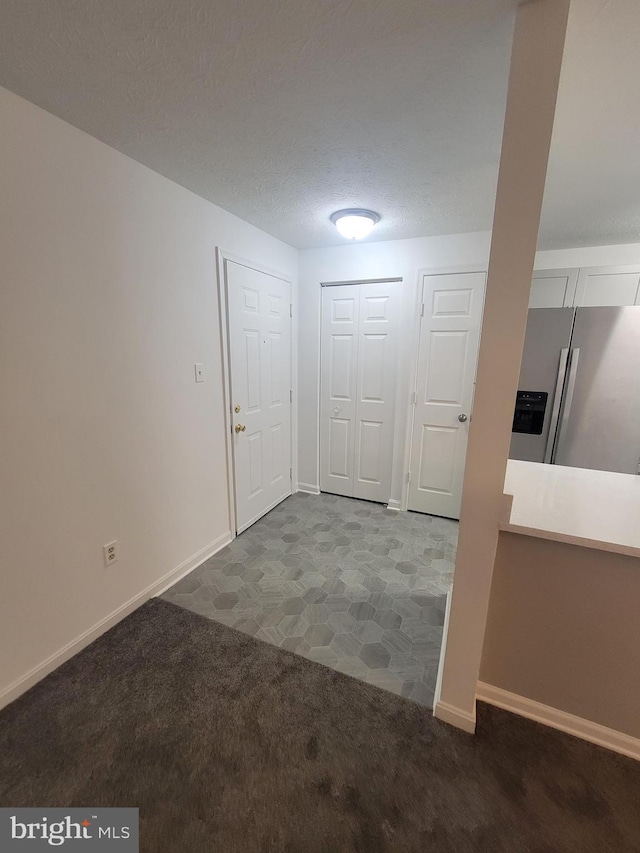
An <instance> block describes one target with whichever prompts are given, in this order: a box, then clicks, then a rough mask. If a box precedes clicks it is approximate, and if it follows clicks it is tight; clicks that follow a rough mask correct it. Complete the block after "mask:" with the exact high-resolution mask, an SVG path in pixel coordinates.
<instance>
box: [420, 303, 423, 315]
mask: <svg viewBox="0 0 640 853" xmlns="http://www.w3.org/2000/svg"><path fill="white" fill-rule="evenodd" d="M420 316H421V317H424V302H423V303H422V305H421V306H420Z"/></svg>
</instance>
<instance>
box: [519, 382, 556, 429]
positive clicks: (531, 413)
mask: <svg viewBox="0 0 640 853" xmlns="http://www.w3.org/2000/svg"><path fill="white" fill-rule="evenodd" d="M548 396H549V395H548V394H547V392H546V391H518V394H517V397H516V409H515V412H514V414H513V430H512V432H524V433H527V434H529V435H542V428H543V425H544V413H545V411H546V408H547V397H548Z"/></svg>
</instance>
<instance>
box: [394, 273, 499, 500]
mask: <svg viewBox="0 0 640 853" xmlns="http://www.w3.org/2000/svg"><path fill="white" fill-rule="evenodd" d="M486 266H487V265H486V264H461V265H459V266H453V267H423V268H420V269H419V270H418V272H417V281H416V303H415V314H414V322H413V329H412V330H411V347H412V353H413V357H412V360H411V384H410V389H411V390H410V393H409V406H408V414H407V431H406V435H405V442H404V464H403V472H404V475H403V477H402V498H401V500H400V511H401V512H406V511H407V507H408V504H409V471H410V470H411V452H412V449H413V438H414V435H413V427H414V420H415V417H414V415H415V403H414V400H415V399H416V398H415V395H416V394H417V393H418V354H419V346H420V322H421V320H422V312H421V307H422V304H423V300H424V277H425V276H428V275H457V274H459V273H484V274H485V275H486V274H487V269H486ZM482 312H483V313H484V299H483V302H482ZM480 334H482V314H481V316H480ZM475 387H476V380H475V375H474V379H473V388H474V391H475Z"/></svg>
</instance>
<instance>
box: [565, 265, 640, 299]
mask: <svg viewBox="0 0 640 853" xmlns="http://www.w3.org/2000/svg"><path fill="white" fill-rule="evenodd" d="M575 304H576V305H578V306H585V307H595V306H599V305H613V306H625V305H640V266H637V267H583V268H582V269H581V270H580V275H579V277H578V287H577V290H576V301H575Z"/></svg>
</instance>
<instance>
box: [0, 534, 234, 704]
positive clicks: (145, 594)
mask: <svg viewBox="0 0 640 853" xmlns="http://www.w3.org/2000/svg"><path fill="white" fill-rule="evenodd" d="M232 539H233V535H232V534H231V531H227V532H226V533H223V534H222V536H219V537H218V538H217V539H216V540H215V541H213V542H210V543H209V544H208V545H206V546H205V547H204V548H202V549H201V550H200V551H198V553H197V554H194V555H193V556H192V557H189V559H188V560H185V561H184V562H183V563H180V565H179V566H177V567H176V568H175V569H172V570H171V571H170V572H168V573H167V574H166V575H163V577H161V578H160V579H159V580H157V581H155V582H154V583H152V584H151V585H150V586H148V587H147V588H146V589H144V590H143V591H142V592H141V593H139V594H138V595H136V596H134V597H133V598H131V599H129V601H127V602H126V603H125V604H123V605H122V606H121V607H118V609H117V610H114V611H113V613H110V614H109V615H108V616H106V617H105V618H104V619H101V620H100V622H98V623H97V624H96V625H94V626H93V627H92V628H89V630H88V631H85V632H84V633H83V634H81V635H80V636H79V637H76V639H75V640H72V641H71V642H70V643H67V644H66V645H65V646H63V647H62V648H61V649H59V650H58V651H57V652H54V654H52V655H50V657H48V658H47V659H46V660H44V661H43V662H42V663H41V664H38V666H35V667H33V669H31V670H29V672H27V673H26V675H23V676H22V677H21V678H19V679H17V680H16V681H14V682H13V683H12V684H10V685H9V686H8V687H6V688H5V689H4V690H2V691H1V692H0V709H2V708H4V707H5V706H6V705H8V704H9V703H10V702H13V701H14V699H17V698H18V696H21V695H22V694H23V693H25V692H26V691H27V690H29V688H30V687H33V685H34V684H37V683H38V681H41V680H42V679H43V678H44V677H45V676H46V675H49V673H50V672H53V670H54V669H57V668H58V667H59V666H60V665H61V664H63V663H64V662H65V661H67V660H69V658H72V657H73V656H74V655H75V654H77V653H78V652H80V651H82V649H84V648H85V647H86V646H88V645H89V643H92V642H93V641H94V640H96V639H97V638H98V637H99V636H101V634H104V633H105V632H106V631H108V630H109V628H113V626H114V625H116V624H117V623H118V622H120V621H121V620H122V619H124V618H125V616H128V615H129V614H130V613H133V611H134V610H137V609H138V607H140V606H141V605H143V604H144V603H145V602H146V601H148V600H149V599H150V598H154V597H155V596H157V595H160V594H161V593H163V592H164V591H165V590H166V589H168V588H169V587H170V586H173V584H174V583H176V581H178V580H180V578H182V577H184V576H185V575H188V574H189V572H192V571H193V570H194V569H195V568H197V567H198V566H199V565H201V564H202V563H204V561H205V560H208V559H209V557H212V556H213V555H214V554H215V553H217V552H218V551H220V550H221V548H224V547H225V545H228V544H229V542H231V540H232Z"/></svg>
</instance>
